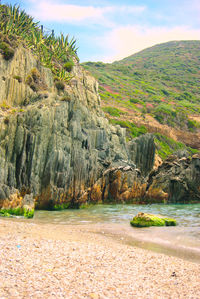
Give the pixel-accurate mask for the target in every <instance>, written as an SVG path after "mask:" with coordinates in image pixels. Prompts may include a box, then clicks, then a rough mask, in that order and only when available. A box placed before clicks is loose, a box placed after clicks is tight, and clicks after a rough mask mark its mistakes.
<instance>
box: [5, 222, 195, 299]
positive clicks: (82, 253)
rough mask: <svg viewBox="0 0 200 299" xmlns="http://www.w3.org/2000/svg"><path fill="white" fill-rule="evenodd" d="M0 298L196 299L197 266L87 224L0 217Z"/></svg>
mask: <svg viewBox="0 0 200 299" xmlns="http://www.w3.org/2000/svg"><path fill="white" fill-rule="evenodd" d="M0 278H1V279H0V298H1V299H3V298H8V299H10V298H38V299H39V298H40V299H41V298H48V299H49V298H73V299H75V298H93V299H98V298H99V299H100V298H137V299H138V298H145V299H147V298H149V299H150V298H153V299H155V298H163V299H167V298H173V299H175V298H181V299H182V298H196V299H197V298H200V265H199V264H198V263H193V262H189V261H186V260H182V259H180V258H177V257H173V256H167V255H164V254H161V253H154V252H151V251H148V250H144V249H141V248H137V247H133V246H130V245H127V244H124V243H120V242H118V241H117V240H114V239H112V238H109V237H107V236H106V235H105V236H104V235H100V234H96V233H95V230H94V231H91V229H90V228H89V226H87V225H74V226H72V225H52V224H35V223H31V222H27V221H24V222H23V221H21V222H20V221H15V220H8V219H0Z"/></svg>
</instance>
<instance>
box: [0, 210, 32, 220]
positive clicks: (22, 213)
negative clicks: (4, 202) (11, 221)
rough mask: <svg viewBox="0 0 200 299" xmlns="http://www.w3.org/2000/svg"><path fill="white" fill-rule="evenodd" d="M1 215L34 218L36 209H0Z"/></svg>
mask: <svg viewBox="0 0 200 299" xmlns="http://www.w3.org/2000/svg"><path fill="white" fill-rule="evenodd" d="M0 216H2V217H12V216H23V217H24V218H33V216H34V209H27V208H15V209H11V208H10V209H0Z"/></svg>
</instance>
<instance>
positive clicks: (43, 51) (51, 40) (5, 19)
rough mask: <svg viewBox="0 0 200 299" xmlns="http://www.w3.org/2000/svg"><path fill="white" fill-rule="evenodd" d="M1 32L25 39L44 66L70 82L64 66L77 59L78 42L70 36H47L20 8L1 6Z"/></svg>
mask: <svg viewBox="0 0 200 299" xmlns="http://www.w3.org/2000/svg"><path fill="white" fill-rule="evenodd" d="M0 18H1V23H0V31H1V32H2V33H3V34H5V35H7V36H8V37H12V36H13V35H15V36H16V37H17V38H18V39H23V41H24V42H25V43H26V45H27V46H28V47H29V48H30V49H32V51H34V52H35V53H36V54H37V55H38V56H39V58H40V61H41V63H42V64H43V65H45V66H47V67H49V68H50V69H51V70H52V71H53V73H54V74H55V75H56V76H57V77H58V78H60V79H61V80H64V81H66V82H68V81H69V80H70V78H71V76H70V75H69V73H68V72H67V71H66V70H65V69H64V68H63V64H64V63H65V62H66V61H69V60H70V59H71V58H72V57H76V58H77V47H76V40H75V39H74V37H73V38H72V39H71V40H69V35H66V36H64V35H63V33H61V35H60V36H59V37H55V36H54V35H53V34H51V35H49V36H46V35H44V34H43V32H42V30H40V28H39V25H38V22H35V21H34V20H33V18H32V17H30V16H29V15H28V14H26V12H25V11H24V10H20V7H19V6H16V5H14V6H12V5H9V6H7V5H0Z"/></svg>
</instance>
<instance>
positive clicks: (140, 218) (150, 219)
mask: <svg viewBox="0 0 200 299" xmlns="http://www.w3.org/2000/svg"><path fill="white" fill-rule="evenodd" d="M130 224H131V225H132V226H134V227H149V226H176V220H175V219H173V218H168V217H165V216H162V215H153V214H147V213H138V214H137V215H136V216H135V217H133V220H132V221H131V222H130Z"/></svg>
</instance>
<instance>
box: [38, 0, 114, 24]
mask: <svg viewBox="0 0 200 299" xmlns="http://www.w3.org/2000/svg"><path fill="white" fill-rule="evenodd" d="M110 10H111V8H109V7H106V8H96V7H93V6H79V5H71V4H53V3H49V2H47V1H42V2H40V3H38V4H37V10H36V11H34V12H33V13H34V14H35V16H37V17H38V18H40V19H41V20H43V21H66V22H71V21H77V22H80V21H84V20H87V19H100V18H103V15H104V13H105V12H108V11H110Z"/></svg>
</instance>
